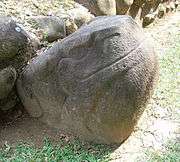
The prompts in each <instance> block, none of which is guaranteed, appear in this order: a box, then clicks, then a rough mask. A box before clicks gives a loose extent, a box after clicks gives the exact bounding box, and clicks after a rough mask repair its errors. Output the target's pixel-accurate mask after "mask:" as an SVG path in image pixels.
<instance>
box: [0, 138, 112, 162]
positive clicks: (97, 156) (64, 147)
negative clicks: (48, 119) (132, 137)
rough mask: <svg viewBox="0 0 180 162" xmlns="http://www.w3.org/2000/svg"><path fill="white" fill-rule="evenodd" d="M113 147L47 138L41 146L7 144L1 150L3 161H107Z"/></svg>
mask: <svg viewBox="0 0 180 162" xmlns="http://www.w3.org/2000/svg"><path fill="white" fill-rule="evenodd" d="M112 149H113V148H112V147H110V146H105V145H93V144H88V143H82V142H80V141H78V140H74V141H70V142H66V141H65V140H61V142H60V143H59V144H58V145H53V144H52V143H51V142H50V140H48V139H45V140H44V145H43V146H42V147H41V148H36V147H35V146H33V145H29V144H24V143H21V144H18V145H17V146H15V147H11V146H9V145H8V144H5V146H4V148H2V149H1V150H0V161H1V162H60V161H63V162H107V161H109V160H110V158H109V154H110V151H111V150H112Z"/></svg>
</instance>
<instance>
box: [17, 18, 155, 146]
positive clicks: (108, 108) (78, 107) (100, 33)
mask: <svg viewBox="0 0 180 162" xmlns="http://www.w3.org/2000/svg"><path fill="white" fill-rule="evenodd" d="M148 43H149V42H148V40H146V38H145V36H144V35H143V32H142V31H141V29H140V28H139V27H138V26H137V24H136V23H135V22H134V21H133V20H132V19H131V18H130V17H128V16H111V17H99V18H96V19H94V20H92V21H91V22H89V23H88V24H87V25H84V26H83V27H81V28H80V29H79V30H78V31H77V32H75V33H74V34H72V35H70V36H68V37H67V38H65V39H64V40H62V41H61V42H59V43H57V44H55V45H54V46H53V47H52V48H51V49H49V50H48V51H47V52H46V53H44V54H42V55H40V56H38V57H37V58H35V59H34V60H33V61H32V62H31V63H30V65H28V66H27V67H26V69H25V71H24V72H23V74H22V76H21V77H20V78H19V82H18V90H19V94H20V97H21V98H22V101H23V103H24V105H25V107H26V109H27V110H28V111H29V113H30V114H31V115H32V116H35V117H39V118H41V120H43V121H44V122H46V123H48V124H50V125H52V126H54V127H57V128H60V129H63V130H65V131H67V132H71V133H74V134H77V135H78V136H80V137H81V138H83V139H86V140H93V141H95V142H102V143H113V142H117V143H120V142H122V141H124V139H126V138H127V137H128V136H129V135H130V133H131V132H132V130H133V128H134V125H135V124H136V122H137V120H138V119H139V116H140V114H141V113H142V112H143V110H144V106H145V105H146V103H147V101H148V99H149V96H150V93H151V90H153V85H154V82H155V78H156V76H157V59H156V55H155V53H154V51H153V48H152V47H151V46H150V45H149V44H148ZM77 129H78V132H77Z"/></svg>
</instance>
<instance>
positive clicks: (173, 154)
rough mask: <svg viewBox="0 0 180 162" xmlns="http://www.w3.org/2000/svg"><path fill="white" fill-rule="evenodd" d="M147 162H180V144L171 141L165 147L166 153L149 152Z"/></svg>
mask: <svg viewBox="0 0 180 162" xmlns="http://www.w3.org/2000/svg"><path fill="white" fill-rule="evenodd" d="M146 156H147V157H148V160H147V162H179V161H180V143H178V142H175V141H170V142H168V143H167V144H166V146H165V151H147V152H146Z"/></svg>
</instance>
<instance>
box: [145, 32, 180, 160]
mask: <svg viewBox="0 0 180 162" xmlns="http://www.w3.org/2000/svg"><path fill="white" fill-rule="evenodd" d="M174 42H175V44H174V47H172V48H170V49H169V50H168V51H167V53H166V54H165V55H164V56H162V58H160V81H159V85H158V88H157V90H156V93H155V97H154V98H155V100H156V102H157V104H158V105H160V106H161V107H163V108H165V109H168V110H169V111H168V112H169V113H172V114H173V115H172V118H173V119H175V120H178V121H180V113H179V108H180V89H179V85H180V43H179V42H180V36H178V35H177V39H176V40H175V41H174ZM145 154H146V155H145V156H146V159H148V160H146V161H147V162H179V161H180V142H179V141H178V140H173V139H171V140H170V141H168V142H167V144H165V150H158V151H155V150H147V151H146V152H145Z"/></svg>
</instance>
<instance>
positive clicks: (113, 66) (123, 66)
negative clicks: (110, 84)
mask: <svg viewBox="0 0 180 162" xmlns="http://www.w3.org/2000/svg"><path fill="white" fill-rule="evenodd" d="M144 41H145V39H143V40H142V41H141V43H139V44H138V45H136V46H135V47H134V48H132V49H131V50H130V51H128V52H127V53H126V54H124V56H123V57H120V58H117V59H116V60H114V61H113V62H111V63H110V64H107V65H105V66H103V67H101V68H98V69H97V70H95V71H93V72H90V73H89V74H88V75H87V76H85V77H84V78H82V80H81V82H86V81H88V80H89V79H91V78H93V77H94V76H96V75H99V74H100V73H108V72H109V73H110V72H119V73H121V72H123V71H128V70H129V69H131V68H132V67H134V66H136V65H137V64H138V63H139V61H138V59H137V58H138V56H137V57H135V58H136V59H131V60H130V61H128V60H127V59H126V58H127V57H128V56H129V55H130V54H131V53H133V52H134V51H136V50H137V49H138V48H139V47H140V46H141V45H142V44H143V42H144ZM136 55H138V53H137V54H136Z"/></svg>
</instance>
